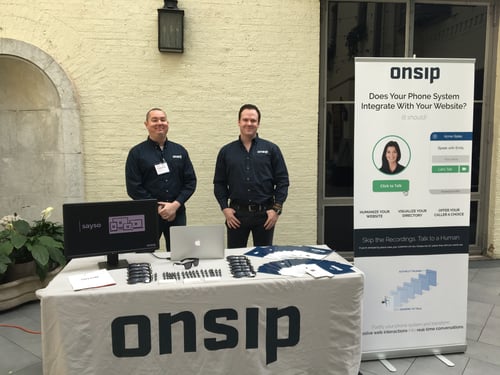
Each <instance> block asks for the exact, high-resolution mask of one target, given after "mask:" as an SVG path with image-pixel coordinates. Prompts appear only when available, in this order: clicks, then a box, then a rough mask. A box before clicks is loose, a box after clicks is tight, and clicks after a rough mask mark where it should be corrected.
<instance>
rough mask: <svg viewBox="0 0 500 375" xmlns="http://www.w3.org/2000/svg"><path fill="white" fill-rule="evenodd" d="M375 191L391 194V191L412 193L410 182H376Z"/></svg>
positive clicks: (374, 182) (374, 183) (374, 184)
mask: <svg viewBox="0 0 500 375" xmlns="http://www.w3.org/2000/svg"><path fill="white" fill-rule="evenodd" d="M373 191H374V192H375V193H378V192H391V191H410V181H409V180H374V181H373Z"/></svg>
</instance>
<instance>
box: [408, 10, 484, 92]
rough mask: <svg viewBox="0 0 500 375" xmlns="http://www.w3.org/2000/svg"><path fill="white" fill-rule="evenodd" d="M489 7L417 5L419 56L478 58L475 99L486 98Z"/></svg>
mask: <svg viewBox="0 0 500 375" xmlns="http://www.w3.org/2000/svg"><path fill="white" fill-rule="evenodd" d="M486 15H487V8H486V7H485V6H465V5H443V4H441V5H437V4H416V5H415V37H414V51H413V53H414V54H415V55H416V57H444V58H475V59H476V76H475V80H476V82H475V89H474V99H475V100H482V98H483V81H484V57H485V46H486Z"/></svg>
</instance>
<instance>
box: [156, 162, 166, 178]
mask: <svg viewBox="0 0 500 375" xmlns="http://www.w3.org/2000/svg"><path fill="white" fill-rule="evenodd" d="M155 169H156V173H157V174H158V175H161V174H165V173H168V172H170V169H168V164H167V162H166V161H163V162H161V163H159V164H156V165H155Z"/></svg>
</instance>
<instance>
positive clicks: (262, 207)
mask: <svg viewBox="0 0 500 375" xmlns="http://www.w3.org/2000/svg"><path fill="white" fill-rule="evenodd" d="M229 207H231V208H234V209H235V210H236V211H246V212H262V211H267V210H269V209H270V208H271V206H269V205H268V204H258V203H240V202H231V203H230V204H229Z"/></svg>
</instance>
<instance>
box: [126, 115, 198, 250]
mask: <svg viewBox="0 0 500 375" xmlns="http://www.w3.org/2000/svg"><path fill="white" fill-rule="evenodd" d="M144 125H145V126H146V129H147V131H148V133H149V136H148V138H147V139H146V140H145V141H144V142H142V143H139V144H138V145H136V146H134V147H132V149H131V150H130V151H129V154H128V157H127V163H126V165H125V179H126V183H127V193H128V195H129V196H130V197H131V198H132V199H150V198H153V199H157V200H158V215H159V216H158V219H159V229H160V236H161V234H162V233H163V236H164V237H165V243H166V246H167V251H170V235H169V230H170V227H171V226H174V225H186V208H185V206H184V204H185V203H186V201H187V200H188V199H189V198H190V197H191V195H193V193H194V190H195V188H196V175H195V172H194V168H193V164H192V163H191V160H190V158H189V155H188V152H187V150H186V149H185V148H184V147H183V146H181V145H180V144H178V143H174V142H172V141H170V140H169V139H168V138H167V133H168V126H169V123H168V120H167V115H166V113H165V111H163V110H162V109H160V108H152V109H150V110H149V111H148V113H147V114H146V121H145V122H144Z"/></svg>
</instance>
